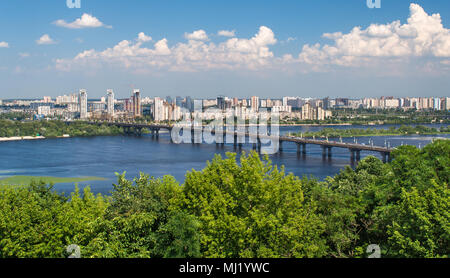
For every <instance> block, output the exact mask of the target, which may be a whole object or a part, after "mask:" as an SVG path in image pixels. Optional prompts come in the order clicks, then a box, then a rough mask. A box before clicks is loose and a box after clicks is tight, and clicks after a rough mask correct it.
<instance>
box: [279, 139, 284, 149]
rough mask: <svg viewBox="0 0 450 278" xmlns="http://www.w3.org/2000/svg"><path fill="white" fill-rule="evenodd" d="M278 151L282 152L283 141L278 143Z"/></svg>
mask: <svg viewBox="0 0 450 278" xmlns="http://www.w3.org/2000/svg"><path fill="white" fill-rule="evenodd" d="M279 151H280V152H282V151H283V141H281V140H280V141H279Z"/></svg>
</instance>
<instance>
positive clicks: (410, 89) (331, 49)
mask: <svg viewBox="0 0 450 278" xmlns="http://www.w3.org/2000/svg"><path fill="white" fill-rule="evenodd" d="M381 3H382V7H381V8H380V9H369V8H368V7H367V5H366V0H345V1H344V0H342V1H330V0H314V1H312V0H308V1H306V0H303V1H302V0H296V1H261V0H259V1H250V0H248V1H229V0H228V1H194V0H193V1H182V0H178V1H170V2H169V1H143V0H128V1H125V0H109V1H106V0H103V1H102V0H81V8H80V9H76V8H75V9H69V8H68V7H67V6H66V0H48V1H28V0H14V1H13V0H2V1H1V4H0V26H1V28H0V99H1V98H3V99H6V98H23V97H39V96H44V95H49V96H56V95H61V94H68V93H72V92H76V91H77V90H78V89H80V88H85V89H87V90H88V94H89V96H90V97H100V96H102V95H104V94H105V93H106V90H107V89H109V88H112V89H114V90H115V92H116V95H117V96H119V97H127V96H129V95H130V94H131V89H132V87H136V88H140V89H141V90H142V92H143V95H146V96H166V95H171V96H176V95H181V96H185V95H191V96H194V97H215V96H217V95H219V94H224V95H228V96H230V97H234V96H238V97H247V96H251V95H259V96H262V97H281V96H283V95H292V96H303V97H309V96H311V97H315V96H320V97H323V96H331V97H334V96H343V97H361V96H381V95H395V96H420V95H423V96H449V95H450V89H449V88H450V81H449V80H450V78H449V77H450V76H449V75H450V74H449V73H450V53H449V52H450V33H449V29H448V28H449V25H450V23H449V20H450V1H446V0H428V1H414V3H416V4H417V5H416V6H414V7H412V8H411V3H412V2H411V1H405V0H381ZM421 9H422V10H421ZM436 13H438V14H440V19H436V17H433V16H432V14H436ZM84 14H86V15H89V17H90V18H87V17H85V18H84V19H90V21H89V22H88V21H86V22H84V19H83V18H82V16H83V15H84ZM412 14H414V18H416V19H417V20H415V22H414V23H412V24H408V22H407V20H408V18H409V17H412V16H411V15H412ZM77 19H79V22H82V23H83V22H84V23H86V24H88V25H89V24H92V26H88V25H83V24H81V25H80V24H78V25H77V24H76V20H77ZM81 19H83V20H82V21H80V20H81ZM397 20H399V21H400V24H399V25H398V26H397V27H396V25H395V24H392V22H395V21H397ZM58 22H59V23H58ZM373 24H377V25H376V26H375V27H376V28H375V27H374V28H370V29H369V27H370V26H371V25H373ZM402 25H407V26H403V27H401V26H402ZM357 26H360V31H358V30H356V31H355V30H354V28H355V27H357ZM377 26H378V27H377ZM221 30H225V31H228V32H229V33H230V36H228V37H225V36H220V35H219V34H218V32H219V31H221ZM386 30H387V31H386ZM435 30H437V31H435ZM195 31H198V32H197V33H194V32H195ZM200 31H201V32H200ZM141 32H142V33H143V37H142V38H144V39H142V40H140V39H138V34H139V33H141ZM233 33H234V34H233ZM326 33H328V34H332V33H335V34H334V35H325V36H324V34H326ZM406 33H408V34H406ZM405 34H406V35H405ZM45 35H47V37H45ZM150 37H151V40H150ZM39 39H41V41H40V43H38V40H39ZM121 42H123V43H122V44H121V45H119V44H120V43H121ZM316 44H320V45H317V46H315V45H316ZM156 45H158V46H159V47H160V48H157V47H156ZM115 46H116V48H114V47H115ZM305 46H307V47H306V48H305ZM358 47H360V48H361V49H358ZM108 49H109V50H108ZM85 51H89V52H85Z"/></svg>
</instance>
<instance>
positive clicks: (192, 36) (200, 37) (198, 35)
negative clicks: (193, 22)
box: [184, 30, 208, 41]
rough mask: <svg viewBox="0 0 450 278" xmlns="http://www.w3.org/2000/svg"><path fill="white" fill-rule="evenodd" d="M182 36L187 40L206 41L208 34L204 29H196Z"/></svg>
mask: <svg viewBox="0 0 450 278" xmlns="http://www.w3.org/2000/svg"><path fill="white" fill-rule="evenodd" d="M184 37H185V38H186V39H188V40H197V41H207V40H208V35H206V32H205V31H204V30H197V31H194V32H192V33H184Z"/></svg>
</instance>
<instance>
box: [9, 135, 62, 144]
mask: <svg viewBox="0 0 450 278" xmlns="http://www.w3.org/2000/svg"><path fill="white" fill-rule="evenodd" d="M51 138H70V135H68V134H64V135H63V136H56V137H49V138H48V137H44V136H13V137H0V142H10V141H23V140H43V139H51Z"/></svg>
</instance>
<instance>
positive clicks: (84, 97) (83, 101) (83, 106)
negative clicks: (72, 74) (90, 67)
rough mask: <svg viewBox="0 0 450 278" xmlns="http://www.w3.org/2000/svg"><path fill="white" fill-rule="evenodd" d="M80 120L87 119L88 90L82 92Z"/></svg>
mask: <svg viewBox="0 0 450 278" xmlns="http://www.w3.org/2000/svg"><path fill="white" fill-rule="evenodd" d="M79 99H80V119H87V118H88V113H87V93H86V90H84V89H83V90H80V97H79Z"/></svg>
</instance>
